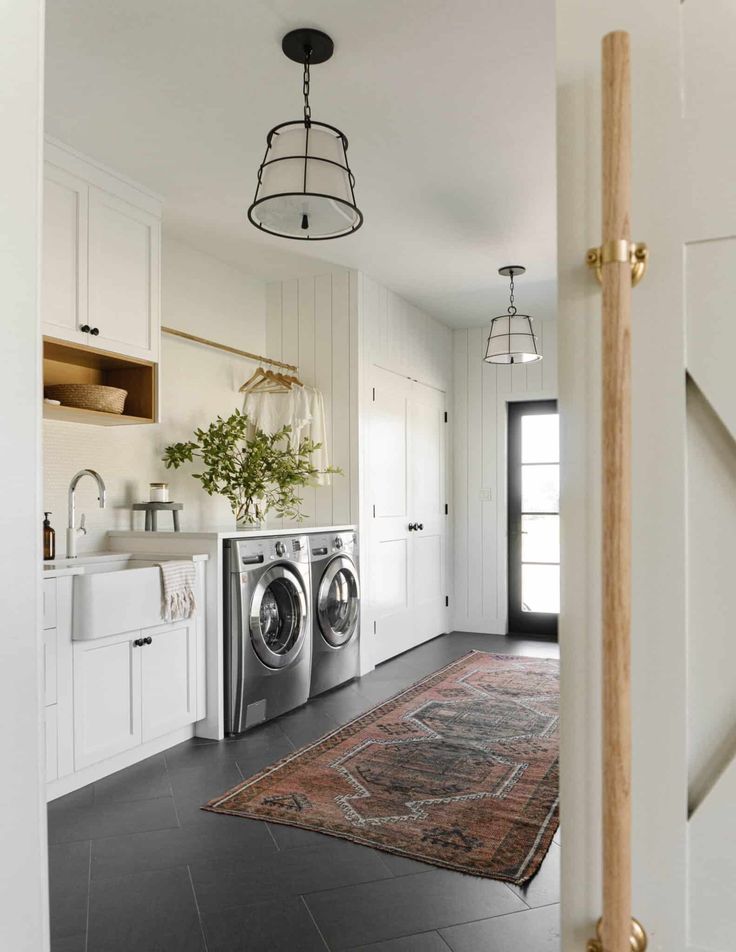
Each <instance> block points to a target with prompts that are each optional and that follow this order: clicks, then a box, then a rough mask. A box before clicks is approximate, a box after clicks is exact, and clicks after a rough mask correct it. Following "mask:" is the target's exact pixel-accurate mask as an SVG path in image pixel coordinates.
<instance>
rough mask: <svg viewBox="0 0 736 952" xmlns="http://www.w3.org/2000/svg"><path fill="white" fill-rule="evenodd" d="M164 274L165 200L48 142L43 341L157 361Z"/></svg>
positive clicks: (44, 220)
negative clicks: (163, 221)
mask: <svg viewBox="0 0 736 952" xmlns="http://www.w3.org/2000/svg"><path fill="white" fill-rule="evenodd" d="M160 272H161V201H160V199H158V198H156V197H155V196H152V195H150V194H149V193H148V192H146V191H144V190H143V189H141V188H140V187H138V186H135V185H133V184H132V183H130V182H127V181H125V180H124V179H123V178H122V177H120V176H118V175H116V174H115V173H113V172H110V171H108V170H106V169H103V168H101V167H100V166H99V165H97V164H96V163H94V162H92V161H91V160H87V159H84V158H83V157H82V156H80V155H78V154H77V153H75V152H72V151H71V150H68V149H66V148H64V147H62V146H61V145H60V144H58V143H54V142H49V141H47V143H46V161H45V163H44V212H43V257H42V298H41V314H42V331H43V335H44V336H45V337H51V338H55V339H57V340H64V341H68V342H70V343H74V344H78V345H82V346H84V347H87V346H91V347H94V348H96V349H98V350H103V351H109V352H112V353H114V354H120V355H122V356H125V357H132V358H135V359H139V360H146V361H151V362H153V363H155V362H157V361H158V356H159V334H160V323H161V318H160Z"/></svg>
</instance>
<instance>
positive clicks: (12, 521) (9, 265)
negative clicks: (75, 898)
mask: <svg viewBox="0 0 736 952" xmlns="http://www.w3.org/2000/svg"><path fill="white" fill-rule="evenodd" d="M2 24H3V41H4V46H5V49H4V52H3V57H2V59H1V60H0V112H1V113H2V116H3V140H4V148H3V149H2V150H0V181H1V182H2V188H0V221H2V231H3V252H2V254H0V289H1V294H2V311H1V313H2V318H1V320H2V326H3V330H4V333H3V372H2V374H0V405H2V407H3V420H2V426H0V449H2V451H3V459H4V465H3V466H2V467H1V468H0V498H2V501H3V516H2V525H3V545H2V549H1V550H0V593H1V594H0V604H2V606H3V608H2V611H3V623H2V631H1V632H0V705H2V711H3V722H4V727H5V730H4V731H3V732H2V737H1V738H0V760H1V761H2V763H3V765H4V767H5V769H4V770H3V782H2V785H0V798H1V799H0V855H2V856H3V871H2V877H1V878H2V885H1V886H0V894H1V895H2V909H1V911H0V948H3V949H13V950H15V952H45V950H47V949H48V947H49V915H48V877H47V845H46V839H47V833H46V778H45V767H46V758H45V755H44V733H43V710H44V705H43V694H42V664H41V662H42V657H43V654H42V653H43V642H42V633H41V617H42V616H41V574H40V570H41V556H42V552H41V532H40V525H41V510H42V501H41V440H40V431H41V401H40V397H39V394H40V392H41V372H40V371H41V356H40V355H41V326H40V313H39V285H40V280H39V271H40V269H39V261H40V235H41V182H42V150H43V137H42V127H43V38H44V4H43V0H5V2H4V3H3V9H2Z"/></svg>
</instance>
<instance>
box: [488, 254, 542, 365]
mask: <svg viewBox="0 0 736 952" xmlns="http://www.w3.org/2000/svg"><path fill="white" fill-rule="evenodd" d="M525 271H526V268H522V266H521V265H520V264H513V265H506V266H505V267H503V268H499V269H498V273H499V274H502V275H503V276H504V277H507V278H509V279H510V289H509V306H508V308H507V313H506V314H502V315H501V316H500V317H494V318H493V320H492V321H491V331H490V334H489V335H488V344H487V345H486V355H485V357H484V358H483V359H484V360H485V361H486V362H487V363H489V364H528V363H531V362H532V361H534V360H541V359H542V355H541V354H540V353H539V351H538V350H537V336H536V334H535V333H534V330H533V328H532V318H531V317H529V315H528V314H518V313H517V311H516V306H515V305H514V275H517V274H524V272H525Z"/></svg>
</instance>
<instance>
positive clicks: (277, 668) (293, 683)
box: [224, 536, 312, 734]
mask: <svg viewBox="0 0 736 952" xmlns="http://www.w3.org/2000/svg"><path fill="white" fill-rule="evenodd" d="M225 571H226V576H225V586H224V587H225V729H226V731H227V732H228V733H229V734H239V733H240V732H241V731H244V730H247V729H248V728H249V727H253V726H254V725H255V724H260V723H262V722H263V721H267V720H270V719H271V718H273V717H278V715H279V714H284V713H285V712H286V711H291V710H293V709H294V708H295V707H299V706H300V705H302V704H304V703H306V701H307V700H308V698H309V678H310V671H311V662H312V620H311V614H312V613H311V593H310V584H309V547H308V541H307V538H306V537H305V536H280V537H276V538H274V537H271V538H264V539H227V540H226V541H225Z"/></svg>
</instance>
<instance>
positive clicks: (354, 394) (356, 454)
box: [348, 271, 361, 523]
mask: <svg viewBox="0 0 736 952" xmlns="http://www.w3.org/2000/svg"><path fill="white" fill-rule="evenodd" d="M348 287H349V322H348V323H349V330H350V353H349V360H348V368H349V381H350V387H349V402H350V515H349V517H348V521H349V522H351V523H359V522H360V483H359V475H360V443H359V438H360V386H361V383H360V381H361V375H360V369H359V368H360V314H359V308H360V290H361V289H360V278H359V276H358V273H357V271H350V272H349V275H348Z"/></svg>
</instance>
